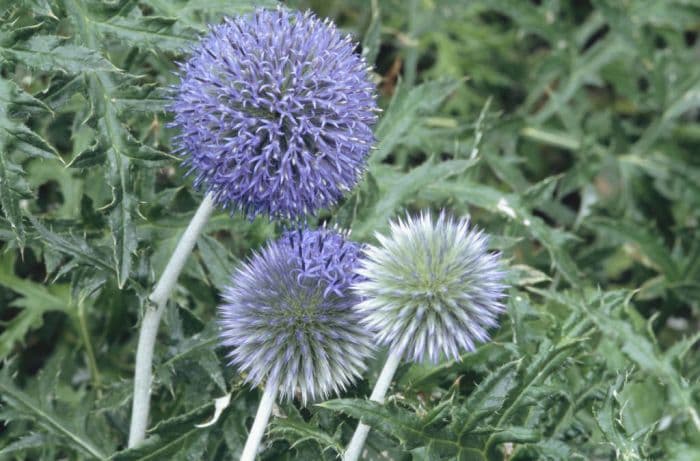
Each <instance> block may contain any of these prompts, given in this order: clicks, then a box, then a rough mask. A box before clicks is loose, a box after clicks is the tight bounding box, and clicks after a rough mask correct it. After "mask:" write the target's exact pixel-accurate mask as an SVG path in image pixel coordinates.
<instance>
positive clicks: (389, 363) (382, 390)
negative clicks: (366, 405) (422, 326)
mask: <svg viewBox="0 0 700 461" xmlns="http://www.w3.org/2000/svg"><path fill="white" fill-rule="evenodd" d="M402 356H403V350H397V351H391V352H389V356H388V357H387V358H386V363H385V364H384V368H382V372H381V373H380V374H379V379H377V384H375V385H374V389H373V390H372V395H370V397H369V399H370V400H372V401H374V402H379V403H384V397H385V396H386V391H387V390H388V389H389V385H390V384H391V380H392V379H394V374H395V373H396V369H397V368H398V367H399V364H400V363H401V357H402ZM369 429H370V428H369V426H368V425H366V424H363V423H359V424H358V425H357V429H355V434H353V436H352V440H350V444H349V445H348V448H347V449H346V450H345V454H344V455H343V461H357V460H358V459H360V455H361V454H362V448H363V447H364V445H365V440H367V435H368V434H369Z"/></svg>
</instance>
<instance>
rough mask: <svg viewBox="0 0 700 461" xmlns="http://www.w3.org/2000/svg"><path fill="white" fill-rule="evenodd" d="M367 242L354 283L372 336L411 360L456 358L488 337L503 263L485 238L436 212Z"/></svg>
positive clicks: (393, 225) (496, 309) (400, 223)
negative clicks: (368, 244)
mask: <svg viewBox="0 0 700 461" xmlns="http://www.w3.org/2000/svg"><path fill="white" fill-rule="evenodd" d="M377 239H378V241H379V245H378V246H371V245H370V246H367V248H366V250H365V256H364V257H363V258H362V259H361V267H360V268H359V269H358V273H359V274H360V275H361V276H363V278H362V279H360V280H359V281H358V282H357V283H356V284H355V285H354V287H353V289H354V291H355V292H356V293H357V294H358V295H360V296H361V297H363V301H362V302H361V303H360V304H358V305H357V307H356V309H357V311H358V312H360V313H361V314H362V315H363V323H364V324H366V325H367V326H368V327H369V328H370V329H372V330H373V331H375V332H376V337H377V341H378V342H379V343H381V344H384V345H387V346H389V348H390V349H391V350H393V351H402V353H403V355H404V356H405V357H407V358H409V359H411V360H413V361H422V360H424V359H426V358H427V359H430V360H431V361H432V362H437V361H438V359H439V357H440V354H441V353H444V354H445V355H447V356H450V357H453V358H459V354H460V351H473V350H474V348H475V344H476V343H477V342H483V341H487V340H488V338H489V335H488V332H487V330H488V328H491V327H495V326H496V325H497V318H498V315H499V314H500V313H501V312H503V310H504V305H503V303H502V300H503V298H504V290H505V288H506V286H505V285H504V284H503V277H504V275H505V272H504V270H503V269H502V266H501V264H500V256H499V255H498V254H494V253H489V252H488V249H487V246H488V239H487V237H486V236H485V235H484V234H483V233H482V232H481V231H477V230H474V229H470V228H469V221H468V220H467V219H461V220H459V221H455V220H454V219H452V218H448V217H446V216H445V214H444V213H441V214H440V216H439V217H438V219H437V221H435V222H434V221H433V219H432V218H431V216H430V213H428V212H424V213H423V214H422V215H421V216H420V217H417V218H412V217H410V216H407V217H406V219H405V220H401V219H399V220H398V221H395V222H393V223H391V235H390V236H389V237H385V236H382V235H377Z"/></svg>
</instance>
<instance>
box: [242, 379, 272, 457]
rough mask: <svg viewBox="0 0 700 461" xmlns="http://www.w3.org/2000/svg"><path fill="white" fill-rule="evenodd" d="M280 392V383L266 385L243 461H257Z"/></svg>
mask: <svg viewBox="0 0 700 461" xmlns="http://www.w3.org/2000/svg"><path fill="white" fill-rule="evenodd" d="M278 390H279V383H278V382H277V381H272V380H270V381H268V382H267V384H266V385H265V392H264V393H263V396H262V399H260V405H258V412H257V413H256V414H255V421H253V427H251V428H250V433H249V434H248V439H247V440H246V441H245V447H244V448H243V454H242V455H241V461H255V455H256V454H257V453H258V447H259V446H260V441H261V440H262V438H263V435H264V434H265V428H266V427H267V422H268V421H269V420H270V414H271V413H272V405H273V404H274V403H275V399H276V398H277V392H278Z"/></svg>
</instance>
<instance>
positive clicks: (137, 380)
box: [129, 195, 214, 448]
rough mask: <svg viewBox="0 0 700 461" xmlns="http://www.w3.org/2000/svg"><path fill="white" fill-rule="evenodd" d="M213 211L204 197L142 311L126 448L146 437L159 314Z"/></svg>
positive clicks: (210, 204) (209, 200)
mask: <svg viewBox="0 0 700 461" xmlns="http://www.w3.org/2000/svg"><path fill="white" fill-rule="evenodd" d="M213 211H214V200H213V198H212V197H211V195H207V196H206V197H204V200H203V201H202V203H201V205H199V208H198V209H197V212H196V213H195V214H194V217H192V220H191V221H190V223H189V224H188V225H187V229H185V232H184V233H183V234H182V237H180V241H179V242H178V243H177V247H176V248H175V251H174V252H173V254H172V256H171V257H170V260H169V261H168V264H167V265H166V266H165V270H164V271H163V275H161V277H160V280H158V283H157V284H156V286H155V288H154V289H153V293H151V295H150V296H149V298H148V300H149V302H148V303H147V306H146V310H145V312H144V314H143V319H141V330H140V332H139V343H138V346H137V349H136V368H135V371H134V400H133V404H132V407H131V426H130V428H129V448H131V447H134V446H136V445H138V444H139V443H140V442H142V441H143V439H144V438H145V436H146V427H147V425H148V412H149V408H150V399H151V381H152V370H151V367H152V362H153V349H154V347H155V342H156V335H157V334H158V324H159V323H160V319H161V317H162V316H163V311H164V310H165V306H166V304H167V302H168V298H169V297H170V293H171V292H172V290H173V288H174V287H175V283H176V282H177V279H178V276H179V275H180V272H182V268H183V267H184V265H185V262H187V258H188V257H189V255H190V253H192V249H193V248H194V245H195V243H196V242H197V238H198V237H199V234H200V233H201V232H202V229H203V228H204V226H205V224H206V223H207V221H209V217H210V216H211V214H212V212H213Z"/></svg>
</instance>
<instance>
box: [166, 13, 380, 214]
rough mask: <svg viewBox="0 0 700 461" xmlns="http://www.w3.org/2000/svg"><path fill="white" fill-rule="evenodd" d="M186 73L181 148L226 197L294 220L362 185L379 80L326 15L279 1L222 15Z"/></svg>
mask: <svg viewBox="0 0 700 461" xmlns="http://www.w3.org/2000/svg"><path fill="white" fill-rule="evenodd" d="M181 73H182V80H181V82H180V84H179V86H178V87H177V88H176V97H175V101H174V103H173V104H172V105H171V109H172V110H173V112H174V113H175V119H174V122H173V124H172V125H173V126H175V127H178V128H179V129H180V134H179V135H178V136H177V137H176V139H175V143H176V146H177V151H178V153H179V154H180V155H182V156H183V157H184V164H185V165H186V166H187V167H188V169H189V173H191V174H193V175H194V184H195V186H196V187H201V188H204V189H205V190H206V191H207V192H209V193H212V194H213V196H214V197H215V200H216V202H217V203H218V204H219V205H220V206H222V207H224V208H230V209H231V210H236V209H240V210H242V211H243V212H244V213H246V214H247V215H248V217H250V218H253V217H255V216H257V215H260V214H262V215H268V216H270V217H274V218H283V219H289V220H299V219H301V218H302V217H303V216H304V215H306V214H314V213H315V212H316V211H317V210H319V209H322V208H326V207H329V206H332V205H334V204H335V203H336V202H337V201H338V200H339V199H340V198H341V197H342V195H343V194H344V193H345V192H347V191H348V190H350V189H352V188H353V187H354V186H355V185H356V184H357V182H358V180H359V179H360V177H361V175H362V173H363V172H364V170H365V166H366V158H367V155H368V153H369V151H370V148H371V146H372V143H373V142H374V135H373V134H372V127H373V125H374V123H375V122H376V119H377V116H376V112H377V106H376V101H375V88H374V85H373V84H372V83H371V81H370V74H369V69H368V67H367V64H366V63H365V62H364V60H363V59H362V57H361V56H360V55H359V54H357V53H355V44H354V43H353V42H352V40H351V39H350V37H349V36H346V35H343V34H341V33H340V32H339V31H338V30H337V29H336V27H335V26H334V25H333V23H331V22H330V21H328V20H325V21H322V20H320V19H319V18H317V17H316V16H314V15H313V14H311V13H308V12H307V13H304V14H302V13H299V12H289V11H286V10H283V9H277V10H258V11H256V12H255V13H253V14H252V15H249V16H242V17H237V18H234V19H227V20H226V21H225V22H224V23H223V24H221V25H217V26H213V27H211V30H210V32H209V34H208V35H207V36H206V37H205V38H204V39H203V40H202V41H201V43H200V44H199V45H198V46H197V47H196V48H195V49H194V50H193V53H192V55H191V57H190V58H189V60H188V61H187V62H185V63H183V64H181Z"/></svg>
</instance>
